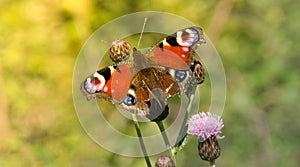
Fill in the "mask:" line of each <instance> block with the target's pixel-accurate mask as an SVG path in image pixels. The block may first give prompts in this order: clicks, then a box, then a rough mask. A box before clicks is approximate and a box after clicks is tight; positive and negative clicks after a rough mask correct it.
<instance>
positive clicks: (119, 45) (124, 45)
mask: <svg viewBox="0 0 300 167" xmlns="http://www.w3.org/2000/svg"><path fill="white" fill-rule="evenodd" d="M130 50H131V47H130V44H129V43H128V42H125V41H122V40H115V41H114V42H112V44H111V47H110V59H111V60H112V61H113V62H116V63H119V62H121V61H123V60H126V59H127V58H128V57H129V55H130Z"/></svg>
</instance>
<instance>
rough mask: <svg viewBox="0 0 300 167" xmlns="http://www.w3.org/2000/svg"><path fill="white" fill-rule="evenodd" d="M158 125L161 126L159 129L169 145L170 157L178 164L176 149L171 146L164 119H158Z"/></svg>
mask: <svg viewBox="0 0 300 167" xmlns="http://www.w3.org/2000/svg"><path fill="white" fill-rule="evenodd" d="M156 123H157V125H158V127H159V130H160V132H161V135H162V137H163V139H164V142H165V144H166V146H167V149H168V152H169V155H170V158H171V159H172V160H173V162H174V163H175V165H176V157H175V149H174V148H173V147H172V146H171V144H170V142H169V139H168V136H167V134H166V132H165V127H164V124H163V122H162V121H157V122H156Z"/></svg>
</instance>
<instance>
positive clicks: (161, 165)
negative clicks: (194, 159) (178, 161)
mask: <svg viewBox="0 0 300 167" xmlns="http://www.w3.org/2000/svg"><path fill="white" fill-rule="evenodd" d="M155 167H175V164H174V162H173V160H172V159H171V158H169V157H167V156H161V157H159V158H158V159H157V161H156V163H155Z"/></svg>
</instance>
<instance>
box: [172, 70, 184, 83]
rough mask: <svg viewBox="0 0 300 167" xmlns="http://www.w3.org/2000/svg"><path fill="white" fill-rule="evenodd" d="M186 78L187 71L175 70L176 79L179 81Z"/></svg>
mask: <svg viewBox="0 0 300 167" xmlns="http://www.w3.org/2000/svg"><path fill="white" fill-rule="evenodd" d="M185 78H186V71H181V70H177V71H176V72H175V79H176V81H177V82H182V81H183V80H184V79H185Z"/></svg>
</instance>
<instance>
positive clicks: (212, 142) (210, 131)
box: [187, 112, 224, 162]
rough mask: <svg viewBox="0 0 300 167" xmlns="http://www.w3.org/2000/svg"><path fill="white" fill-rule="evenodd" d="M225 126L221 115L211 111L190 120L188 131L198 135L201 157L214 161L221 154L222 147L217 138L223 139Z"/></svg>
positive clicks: (194, 116)
mask: <svg viewBox="0 0 300 167" xmlns="http://www.w3.org/2000/svg"><path fill="white" fill-rule="evenodd" d="M223 127H224V124H223V121H222V119H221V117H220V116H218V115H213V114H211V113H209V112H208V113H205V112H202V113H199V114H196V115H193V116H192V118H190V119H189V120H188V130H187V133H188V134H190V135H196V136H198V153H199V155H200V157H201V159H203V160H206V161H210V162H213V161H214V160H215V159H217V158H218V157H219V156H220V152H221V148H220V146H219V144H218V141H217V139H222V138H224V136H221V135H220V133H221V130H222V128H223Z"/></svg>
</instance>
